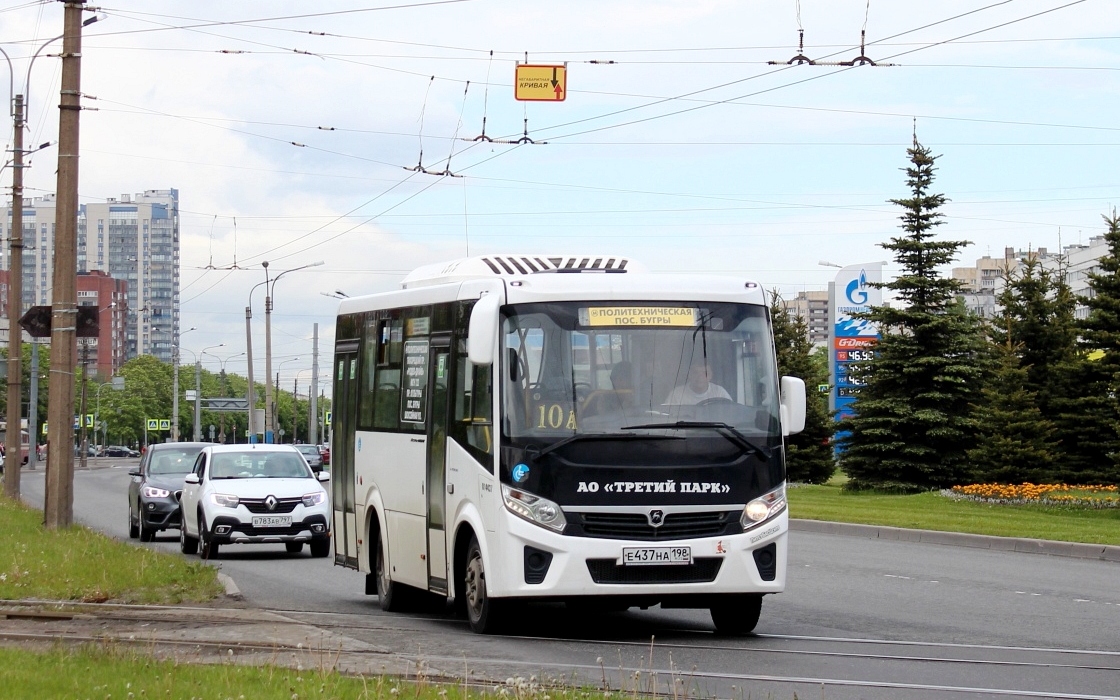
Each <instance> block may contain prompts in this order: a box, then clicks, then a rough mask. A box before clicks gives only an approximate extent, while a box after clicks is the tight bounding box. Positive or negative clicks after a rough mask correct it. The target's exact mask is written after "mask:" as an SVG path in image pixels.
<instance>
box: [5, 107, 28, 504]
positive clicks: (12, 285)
mask: <svg viewBox="0 0 1120 700" xmlns="http://www.w3.org/2000/svg"><path fill="white" fill-rule="evenodd" d="M12 116H13V117H14V118H15V136H14V137H13V138H12V225H11V227H10V231H11V240H12V251H11V257H10V258H9V261H10V262H9V264H8V269H9V270H10V272H9V273H8V435H7V438H6V439H5V441H4V452H5V453H6V454H8V455H14V458H13V459H12V461H11V462H9V464H11V463H12V462H14V463H15V467H14V468H9V469H8V470H7V473H6V474H5V475H4V495H5V496H7V497H8V498H10V499H12V500H13V501H18V500H19V476H20V475H19V472H20V462H21V461H22V457H21V456H20V455H21V454H22V453H23V445H22V442H23V439H22V436H21V434H20V433H21V431H20V425H21V422H20V418H21V417H22V416H21V415H20V414H21V411H20V407H21V406H23V385H22V383H21V382H22V380H23V369H22V367H20V362H21V361H22V359H23V328H21V327H20V325H19V319H20V317H21V316H23V95H16V98H15V106H14V107H13V115H12ZM34 449H35V434H34V433H32V434H31V446H30V447H29V448H28V450H29V451H30V450H34ZM31 459H32V457H31V454H30V452H29V453H28V455H27V462H28V464H30V465H34V462H32V461H31Z"/></svg>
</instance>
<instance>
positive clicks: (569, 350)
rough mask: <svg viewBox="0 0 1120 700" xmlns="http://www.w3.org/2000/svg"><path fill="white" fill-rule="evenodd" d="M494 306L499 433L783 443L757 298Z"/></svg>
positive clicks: (535, 438)
mask: <svg viewBox="0 0 1120 700" xmlns="http://www.w3.org/2000/svg"><path fill="white" fill-rule="evenodd" d="M503 311H504V314H503V321H502V323H503V325H502V352H501V363H500V364H501V377H502V380H501V381H502V383H503V392H502V394H503V399H502V400H503V422H502V432H503V433H504V435H505V437H507V438H509V439H511V440H513V441H514V442H520V443H527V442H534V443H544V444H547V443H552V442H556V441H558V440H563V439H571V438H572V437H573V436H576V439H578V436H581V435H594V434H600V435H603V434H605V435H610V434H619V433H639V434H649V432H650V431H651V430H653V431H657V430H665V431H670V432H674V433H678V434H679V433H682V432H684V433H687V432H689V431H691V430H708V431H709V432H710V431H711V430H712V429H718V430H724V431H726V430H727V429H728V428H730V429H732V430H733V431H734V434H736V435H739V436H745V437H747V438H751V439H752V440H754V441H756V442H759V443H761V444H765V445H770V446H773V445H780V444H781V429H780V424H779V408H778V397H777V389H778V382H777V377H776V365H775V361H774V355H773V342H772V340H771V337H770V333H769V330H768V329H769V324H768V319H767V313H768V312H767V309H766V308H765V307H762V306H758V305H751V304H737V303H730V302H719V303H715V302H701V303H688V302H642V301H634V302H615V301H612V302H586V301H583V302H553V303H534V304H520V305H514V306H509V307H506V308H505V309H504V310H503Z"/></svg>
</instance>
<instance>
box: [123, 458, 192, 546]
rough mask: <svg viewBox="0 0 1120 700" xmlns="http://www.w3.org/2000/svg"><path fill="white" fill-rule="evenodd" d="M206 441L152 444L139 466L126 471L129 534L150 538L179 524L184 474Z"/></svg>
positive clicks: (134, 537)
mask: <svg viewBox="0 0 1120 700" xmlns="http://www.w3.org/2000/svg"><path fill="white" fill-rule="evenodd" d="M208 444H210V443H207V442H168V443H163V444H159V445H152V446H151V447H149V448H148V449H147V451H146V452H145V453H144V458H143V459H141V460H140V466H139V467H137V468H136V469H134V470H132V471H130V472H129V473H128V475H129V476H131V477H132V481H130V482H129V484H128V536H129V537H131V538H133V539H136V538H137V537H139V538H140V541H141V542H151V541H152V540H153V539H154V538H155V536H156V533H157V532H160V531H161V530H167V529H168V528H173V527H174V528H177V527H179V498H180V497H181V496H182V495H183V477H185V476H186V475H187V474H190V473H191V470H192V469H194V462H195V459H196V458H197V457H198V453H199V452H201V451H202V448H203V447H206V446H207V445H208Z"/></svg>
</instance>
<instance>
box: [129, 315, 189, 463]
mask: <svg viewBox="0 0 1120 700" xmlns="http://www.w3.org/2000/svg"><path fill="white" fill-rule="evenodd" d="M145 308H147V307H142V308H141V310H143V309H145ZM195 330H198V329H197V328H195V327H194V326H191V327H190V328H188V329H187V330H185V331H182V332H180V333H179V337H180V338H182V337H183V336H184V335H186V334H187V333H190V332H191V331H195ZM160 332H161V333H162V332H164V331H160ZM188 352H189V351H188ZM171 365H172V368H173V369H172V372H171V374H172V381H171V442H179V343H178V342H176V343H175V344H174V345H172V346H171Z"/></svg>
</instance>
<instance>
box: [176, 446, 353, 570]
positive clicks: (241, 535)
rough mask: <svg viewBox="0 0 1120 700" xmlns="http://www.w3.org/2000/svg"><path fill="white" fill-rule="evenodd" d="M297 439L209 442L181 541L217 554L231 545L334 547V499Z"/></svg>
mask: <svg viewBox="0 0 1120 700" xmlns="http://www.w3.org/2000/svg"><path fill="white" fill-rule="evenodd" d="M330 478H331V477H330V472H326V471H323V472H319V474H318V475H316V474H315V473H314V472H312V471H311V469H310V468H309V467H308V466H307V462H306V461H305V460H304V459H303V457H302V455H301V454H300V453H299V452H298V451H297V450H296V449H295V448H294V447H292V446H291V445H273V444H265V443H259V444H251V445H207V446H206V447H204V448H203V449H202V451H201V452H199V454H198V458H197V459H196V460H195V464H194V470H193V471H192V472H191V473H190V474H187V476H186V478H185V480H184V485H183V497H182V498H181V499H180V501H179V511H180V518H181V521H182V524H181V526H180V528H179V546H180V548H181V549H182V550H183V553H184V554H194V553H195V552H197V553H198V554H199V556H201V557H202V558H203V559H212V558H214V557H215V556H217V554H218V547H219V546H221V545H223V544H263V543H273V542H277V543H278V542H283V543H284V545H285V547H286V548H287V550H288V551H289V552H291V553H293V554H295V553H298V552H300V551H302V550H303V545H304V543H308V544H310V545H311V556H313V557H325V556H327V555H328V554H330V550H331V529H330V503H329V502H328V496H327V490H326V489H325V488H324V487H323V484H322V482H324V481H328V480H329V479H330Z"/></svg>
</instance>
